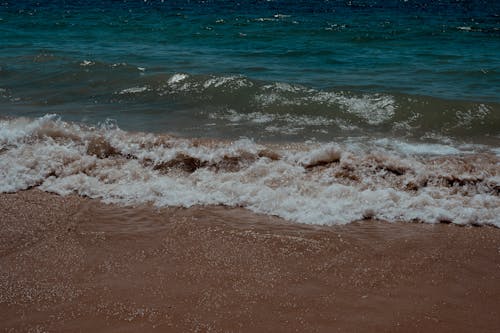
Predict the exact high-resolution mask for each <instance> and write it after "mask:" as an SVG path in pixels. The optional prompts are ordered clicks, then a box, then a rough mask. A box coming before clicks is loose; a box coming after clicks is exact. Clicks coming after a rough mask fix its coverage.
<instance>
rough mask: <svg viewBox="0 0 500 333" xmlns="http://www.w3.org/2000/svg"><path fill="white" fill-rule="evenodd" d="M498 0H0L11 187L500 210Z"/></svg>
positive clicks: (343, 208) (5, 170) (317, 218)
mask: <svg viewBox="0 0 500 333" xmlns="http://www.w3.org/2000/svg"><path fill="white" fill-rule="evenodd" d="M499 54H500V2H497V1H480V0H477V1H432V2H431V1H422V0H421V1H412V0H406V1H404V0H403V1H399V0H388V1H381V0H379V1H375V0H365V1H319V0H317V1H241V2H232V1H231V2H229V1H187V0H184V1H132V0H129V1H44V2H36V1H15V2H14V1H12V2H11V1H3V2H1V3H0V117H1V118H0V191H1V192H15V191H18V190H23V189H27V188H32V187H38V188H40V189H42V190H46V191H51V192H56V193H60V194H63V195H64V194H69V193H78V194H81V195H86V196H89V197H93V198H100V199H102V200H104V201H107V202H114V203H123V204H137V203H143V202H152V203H154V204H156V205H158V206H165V205H176V206H186V207H188V206H191V205H196V204H223V205H228V206H242V207H246V208H248V209H251V210H253V211H256V212H260V213H265V214H271V215H277V216H281V217H283V218H286V219H289V220H292V221H297V222H303V223H313V224H315V223H320V224H336V223H348V222H351V221H355V220H360V219H364V218H379V219H384V220H389V221H423V222H430V223H436V222H446V223H449V222H452V223H458V224H491V225H496V226H500V219H499V218H498V216H500V199H499V192H500V162H499V159H500V157H499V156H500V56H499Z"/></svg>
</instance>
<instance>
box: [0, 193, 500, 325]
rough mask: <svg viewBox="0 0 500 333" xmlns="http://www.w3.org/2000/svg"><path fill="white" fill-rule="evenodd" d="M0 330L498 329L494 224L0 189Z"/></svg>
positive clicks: (499, 271) (499, 247)
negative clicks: (122, 203)
mask: <svg viewBox="0 0 500 333" xmlns="http://www.w3.org/2000/svg"><path fill="white" fill-rule="evenodd" d="M0 328H1V330H2V331H5V332H62V331H64V332H149V331H159V332H182V331H194V332H292V331H298V332H332V331H339V332H431V331H432V332H500V229H497V228H494V227H459V226H456V225H446V224H439V225H430V224H418V223H385V222H380V221H360V222H356V223H352V224H349V225H347V226H336V227H318V226H307V225H300V224H292V223H288V222H286V221H283V220H281V219H278V218H274V217H268V216H262V215H257V214H254V213H251V212H249V211H247V210H244V209H240V208H226V207H193V208H189V209H183V208H167V209H161V210H158V209H155V208H152V207H148V206H139V207H132V208H130V207H119V206H114V205H105V204H103V203H100V202H99V201H96V200H90V199H86V198H81V197H77V196H67V197H61V196H58V195H54V194H47V193H44V192H41V191H39V190H29V191H23V192H18V193H15V194H2V195H0Z"/></svg>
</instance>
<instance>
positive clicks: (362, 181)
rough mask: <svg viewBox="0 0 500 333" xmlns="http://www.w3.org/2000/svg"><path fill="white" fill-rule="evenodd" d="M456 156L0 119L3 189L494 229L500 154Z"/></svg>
mask: <svg viewBox="0 0 500 333" xmlns="http://www.w3.org/2000/svg"><path fill="white" fill-rule="evenodd" d="M415 147H416V148H415ZM446 149H448V150H446ZM455 149H457V150H458V149H459V148H457V147H454V148H453V149H451V148H445V146H441V145H437V146H436V145H434V146H425V145H424V146H422V145H413V147H412V145H410V144H409V143H403V142H395V143H394V144H389V142H383V141H381V142H378V143H377V142H376V143H374V144H370V143H365V144H358V145H356V144H347V143H344V144H341V143H339V144H320V143H304V144H296V145H290V144H289V145H283V146H268V147H266V146H263V145H259V144H256V143H254V142H253V141H251V140H248V139H242V140H238V141H235V142H230V143H226V142H212V141H209V142H208V141H207V142H205V143H204V142H201V143H200V141H199V140H197V141H191V140H188V139H180V138H173V137H168V136H162V135H153V134H145V133H128V132H125V131H122V130H120V129H119V128H117V127H116V126H110V125H102V126H99V127H97V128H89V127H84V126H81V125H78V124H71V123H65V122H63V121H61V120H58V119H57V117H56V116H54V115H49V116H45V117H42V118H39V119H34V120H30V119H25V118H16V119H11V120H0V156H1V158H0V192H14V191H18V190H23V189H27V188H30V187H38V188H40V189H41V190H44V191H50V192H55V193H59V194H62V195H66V194H69V193H78V194H81V195H86V196H89V197H91V198H98V199H101V200H103V201H105V202H110V203H119V204H140V203H145V202H151V203H154V204H155V205H158V206H166V205H175V206H184V207H189V206H192V205H198V204H201V205H207V204H223V205H229V206H242V207H246V208H247V209H250V210H252V211H255V212H259V213H264V214H271V215H277V216H281V217H283V218H286V219H289V220H291V221H297V222H302V223H311V224H343V223H348V222H351V221H355V220H360V219H363V218H366V217H374V218H379V219H384V220H388V221H413V220H418V221H423V222H429V223H436V222H441V221H445V222H452V223H458V224H468V223H474V224H492V225H496V226H498V227H500V220H499V216H500V198H499V190H500V175H499V167H498V166H499V165H500V160H499V157H498V156H496V155H494V154H482V155H477V156H476V155H467V156H465V157H464V156H463V155H461V154H457V155H450V154H453V153H455V152H456V151H455ZM440 154H447V155H446V156H442V155H440Z"/></svg>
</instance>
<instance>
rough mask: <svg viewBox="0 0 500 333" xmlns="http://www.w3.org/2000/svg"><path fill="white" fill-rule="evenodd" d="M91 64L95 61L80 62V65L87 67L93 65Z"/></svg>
mask: <svg viewBox="0 0 500 333" xmlns="http://www.w3.org/2000/svg"><path fill="white" fill-rule="evenodd" d="M93 65H95V62H93V61H90V60H83V61H82V62H81V63H80V66H82V67H88V66H93Z"/></svg>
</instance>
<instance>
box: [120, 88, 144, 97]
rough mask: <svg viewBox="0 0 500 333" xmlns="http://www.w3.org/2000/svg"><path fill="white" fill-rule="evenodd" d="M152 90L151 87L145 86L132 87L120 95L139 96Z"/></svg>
mask: <svg viewBox="0 0 500 333" xmlns="http://www.w3.org/2000/svg"><path fill="white" fill-rule="evenodd" d="M149 90H151V89H150V88H149V87H147V86H144V87H131V88H127V89H123V90H122V91H120V92H119V94H120V95H125V94H139V93H142V92H145V91H149Z"/></svg>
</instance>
